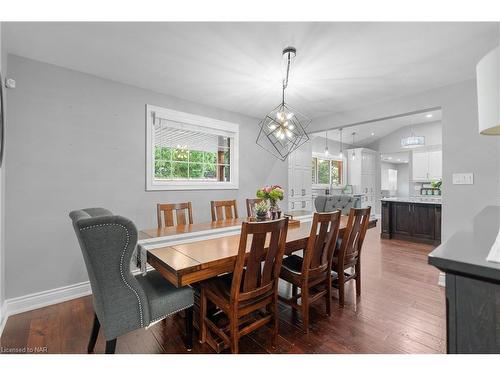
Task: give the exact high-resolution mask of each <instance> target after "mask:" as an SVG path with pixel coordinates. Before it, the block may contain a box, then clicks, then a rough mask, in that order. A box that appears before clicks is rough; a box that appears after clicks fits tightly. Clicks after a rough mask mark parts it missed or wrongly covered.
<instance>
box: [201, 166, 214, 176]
mask: <svg viewBox="0 0 500 375" xmlns="http://www.w3.org/2000/svg"><path fill="white" fill-rule="evenodd" d="M203 167H204V172H203V177H205V178H215V177H216V176H217V173H216V166H215V164H203Z"/></svg>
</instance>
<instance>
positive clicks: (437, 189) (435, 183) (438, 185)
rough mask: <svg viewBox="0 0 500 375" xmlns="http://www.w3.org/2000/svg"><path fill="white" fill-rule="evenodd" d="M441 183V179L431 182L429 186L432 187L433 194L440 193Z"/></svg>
mask: <svg viewBox="0 0 500 375" xmlns="http://www.w3.org/2000/svg"><path fill="white" fill-rule="evenodd" d="M442 184H443V181H441V180H437V181H432V182H431V187H432V188H433V189H434V190H433V194H434V195H441V185H442Z"/></svg>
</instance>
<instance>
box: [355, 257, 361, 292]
mask: <svg viewBox="0 0 500 375" xmlns="http://www.w3.org/2000/svg"><path fill="white" fill-rule="evenodd" d="M355 280H356V295H357V296H360V295H361V264H360V263H359V261H358V264H357V265H356V279H355Z"/></svg>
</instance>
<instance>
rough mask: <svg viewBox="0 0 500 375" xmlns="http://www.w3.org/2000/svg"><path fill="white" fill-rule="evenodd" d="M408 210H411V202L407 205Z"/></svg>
mask: <svg viewBox="0 0 500 375" xmlns="http://www.w3.org/2000/svg"><path fill="white" fill-rule="evenodd" d="M408 212H411V204H409V205H408Z"/></svg>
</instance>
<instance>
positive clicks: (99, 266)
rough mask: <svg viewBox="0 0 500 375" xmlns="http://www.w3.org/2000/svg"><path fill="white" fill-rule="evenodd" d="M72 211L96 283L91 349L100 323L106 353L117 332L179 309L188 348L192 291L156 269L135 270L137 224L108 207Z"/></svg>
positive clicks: (155, 319) (91, 350)
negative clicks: (183, 316) (135, 272)
mask: <svg viewBox="0 0 500 375" xmlns="http://www.w3.org/2000/svg"><path fill="white" fill-rule="evenodd" d="M69 216H70V217H71V219H72V220H73V227H74V229H75V232H76V236H77V237H78V242H79V243H80V247H81V249H82V253H83V258H84V260H85V265H86V267H87V273H88V275H89V279H90V285H91V287H92V297H93V305H94V311H95V316H94V326H93V329H92V334H91V336H90V340H89V345H88V352H89V353H91V352H93V350H94V347H95V343H96V340H97V336H98V334H99V329H100V327H101V325H102V327H103V330H104V336H105V338H106V353H114V352H115V348H116V339H117V337H118V336H120V335H122V334H124V333H127V332H129V331H132V330H135V329H137V328H141V327H147V326H148V325H150V324H151V323H154V322H155V321H159V320H162V319H164V318H166V317H167V316H169V315H172V314H174V313H176V312H178V311H181V310H186V347H187V348H188V350H190V349H191V348H192V344H193V342H192V332H193V330H192V328H193V326H192V324H193V307H192V306H193V291H192V289H191V288H190V287H184V288H176V287H175V286H173V285H171V284H170V283H169V282H168V281H167V280H165V279H164V278H163V277H162V276H161V275H160V274H159V273H158V272H157V271H150V272H148V273H147V274H146V275H144V276H143V275H138V276H134V275H133V274H132V272H131V269H130V268H131V258H132V254H133V252H134V249H135V247H136V245H137V229H136V227H135V225H134V223H133V222H132V221H130V220H128V219H126V218H124V217H122V216H118V215H113V213H112V212H110V211H108V210H106V209H104V208H87V209H83V210H77V211H72V212H71V213H70V214H69Z"/></svg>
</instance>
